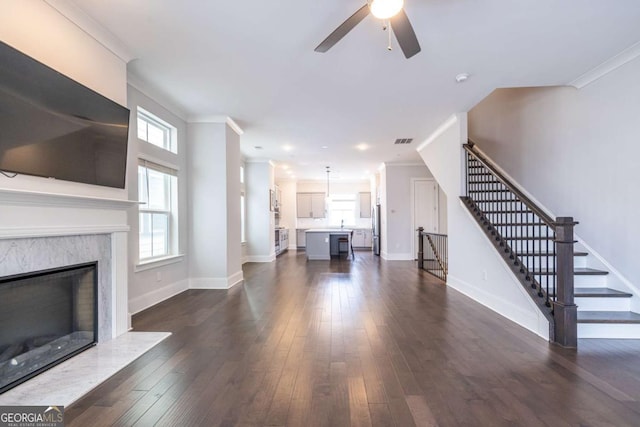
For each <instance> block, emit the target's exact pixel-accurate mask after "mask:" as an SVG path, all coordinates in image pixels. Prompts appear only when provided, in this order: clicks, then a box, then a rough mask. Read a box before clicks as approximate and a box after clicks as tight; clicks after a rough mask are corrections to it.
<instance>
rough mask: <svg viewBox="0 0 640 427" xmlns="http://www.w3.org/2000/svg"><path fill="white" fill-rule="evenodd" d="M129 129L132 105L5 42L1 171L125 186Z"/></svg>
mask: <svg viewBox="0 0 640 427" xmlns="http://www.w3.org/2000/svg"><path fill="white" fill-rule="evenodd" d="M128 133H129V110H128V109H127V108H125V107H123V106H121V105H120V104H118V103H116V102H114V101H112V100H110V99H108V98H105V97H104V96H102V95H100V94H98V93H96V92H94V91H93V90H91V89H89V88H87V87H85V86H83V85H81V84H80V83H77V82H75V81H73V80H71V79H70V78H68V77H66V76H64V75H62V74H61V73H59V72H57V71H55V70H53V69H51V68H49V67H47V66H46V65H44V64H42V63H40V62H38V61H36V60H35V59H33V58H31V57H29V56H27V55H25V54H23V53H21V52H19V51H17V50H16V49H13V48H12V47H10V46H9V45H7V44H5V43H1V42H0V170H2V171H5V172H12V173H17V174H26V175H36V176H42V177H47V178H55V179H61V180H65V181H74V182H82V183H86V184H94V185H102V186H107V187H115V188H124V187H125V177H126V166H127V142H128ZM0 178H1V177H0Z"/></svg>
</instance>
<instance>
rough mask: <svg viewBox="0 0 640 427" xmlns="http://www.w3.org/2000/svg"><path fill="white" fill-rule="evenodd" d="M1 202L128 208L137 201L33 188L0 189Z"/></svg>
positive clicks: (10, 203)
mask: <svg viewBox="0 0 640 427" xmlns="http://www.w3.org/2000/svg"><path fill="white" fill-rule="evenodd" d="M0 203H1V204H9V205H38V206H41V207H42V206H64V207H74V208H76V207H77V208H102V209H119V210H126V209H129V208H130V207H132V206H135V205H137V204H138V202H137V201H133V200H126V199H111V198H105V197H95V196H81V195H75V194H61V193H45V192H41V191H31V190H13V189H9V188H2V189H0Z"/></svg>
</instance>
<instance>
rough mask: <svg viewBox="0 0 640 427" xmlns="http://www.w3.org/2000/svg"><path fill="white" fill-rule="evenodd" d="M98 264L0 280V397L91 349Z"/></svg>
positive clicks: (95, 324)
mask: <svg viewBox="0 0 640 427" xmlns="http://www.w3.org/2000/svg"><path fill="white" fill-rule="evenodd" d="M97 265H98V263H97V262H92V263H86V264H78V265H73V266H66V267H62V268H56V269H50V270H43V271H36V272H31V273H24V274H19V275H14V276H8V277H2V278H0V393H4V392H5V391H7V390H9V389H10V388H13V387H15V386H17V385H18V384H20V383H22V382H24V381H26V380H28V379H30V378H32V377H33V376H35V375H37V374H39V373H41V372H43V371H45V370H47V369H49V368H51V367H53V366H55V365H57V364H58V363H61V362H63V361H65V360H67V359H68V358H70V357H72V356H74V355H76V354H78V353H80V352H81V351H83V350H86V349H87V348H89V347H91V346H93V345H95V343H96V341H97V337H98V321H97V315H98V313H97V311H98V309H97V306H98V305H97V298H98V288H97V286H98V285H97V283H98V281H97Z"/></svg>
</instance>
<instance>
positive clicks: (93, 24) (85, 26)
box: [44, 0, 135, 63]
mask: <svg viewBox="0 0 640 427" xmlns="http://www.w3.org/2000/svg"><path fill="white" fill-rule="evenodd" d="M44 1H45V2H46V3H47V4H49V6H51V7H52V8H54V9H55V10H57V11H58V13H59V14H61V15H62V16H64V17H65V18H67V19H68V20H69V21H71V22H72V23H73V24H74V25H75V26H77V27H78V28H80V29H81V30H82V31H84V32H85V33H87V34H88V35H89V36H90V37H92V38H93V39H94V40H95V41H97V42H98V43H100V44H101V45H102V46H104V47H105V48H107V49H108V50H109V51H111V53H113V54H114V55H116V56H117V57H118V58H120V59H121V60H123V61H124V62H125V63H128V62H130V61H131V60H132V59H134V58H135V57H134V56H133V53H131V51H130V50H129V49H128V48H127V47H126V45H125V44H124V43H122V41H121V40H120V39H119V38H118V37H116V36H115V35H114V34H113V33H112V32H110V31H109V30H107V29H106V28H105V27H104V26H102V25H100V24H99V23H98V22H97V21H96V20H94V19H93V18H92V17H91V16H89V15H88V14H86V13H85V12H84V11H83V10H82V9H81V8H79V7H78V6H77V5H75V4H74V3H72V2H70V1H68V0H44Z"/></svg>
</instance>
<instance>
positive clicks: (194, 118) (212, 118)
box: [187, 115, 244, 135]
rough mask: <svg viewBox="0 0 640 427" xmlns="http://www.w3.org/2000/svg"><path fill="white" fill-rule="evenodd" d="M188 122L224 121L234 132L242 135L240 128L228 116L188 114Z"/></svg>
mask: <svg viewBox="0 0 640 427" xmlns="http://www.w3.org/2000/svg"><path fill="white" fill-rule="evenodd" d="M187 121H188V122H189V123H220V124H222V123H224V124H226V125H228V126H229V127H230V128H231V129H233V131H234V132H235V133H237V134H238V135H242V134H243V133H244V131H243V130H242V128H241V127H240V126H239V125H238V124H237V123H236V122H235V121H234V120H233V119H232V118H231V117H229V116H224V115H213V116H190V117H189V118H188V120H187Z"/></svg>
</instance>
